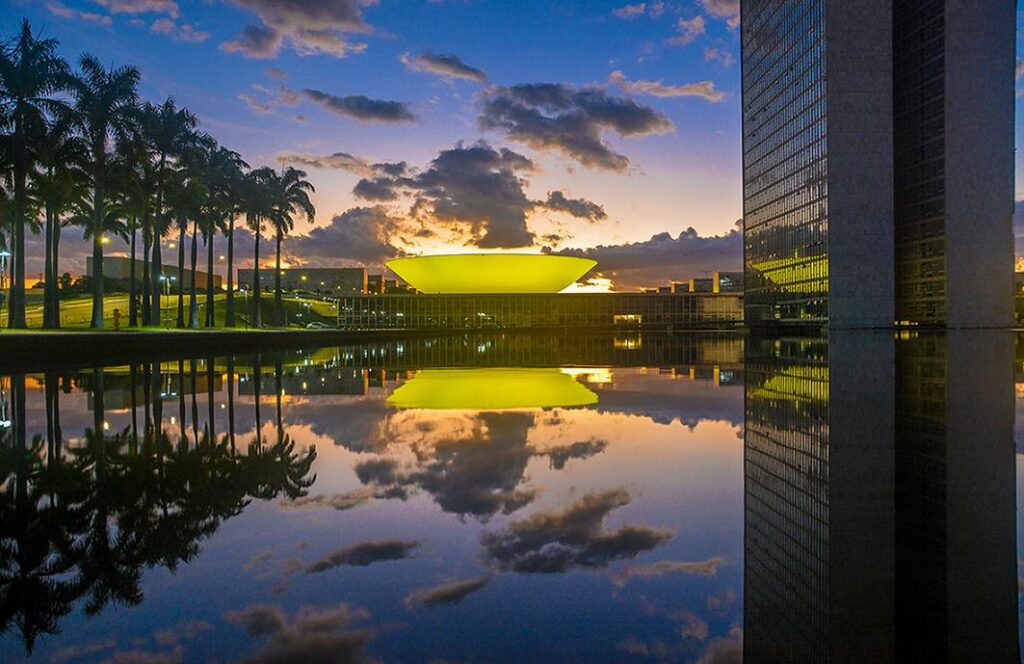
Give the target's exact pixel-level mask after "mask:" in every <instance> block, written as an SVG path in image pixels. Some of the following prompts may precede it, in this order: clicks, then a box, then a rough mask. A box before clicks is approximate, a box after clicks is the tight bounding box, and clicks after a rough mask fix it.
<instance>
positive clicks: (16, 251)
mask: <svg viewBox="0 0 1024 664" xmlns="http://www.w3.org/2000/svg"><path fill="white" fill-rule="evenodd" d="M24 120H25V118H24V116H21V117H20V118H16V120H15V124H16V127H15V131H14V219H13V225H14V228H13V229H12V230H13V232H12V234H11V235H12V239H13V240H14V241H13V242H12V245H13V246H12V247H11V253H12V254H13V256H12V259H13V260H12V261H11V286H10V288H9V289H8V294H9V297H8V305H7V327H11V328H22V329H23V328H25V327H27V325H26V324H25V216H26V209H27V205H28V202H27V198H28V192H27V191H26V187H25V180H26V178H27V177H28V144H27V140H26V136H25V125H24Z"/></svg>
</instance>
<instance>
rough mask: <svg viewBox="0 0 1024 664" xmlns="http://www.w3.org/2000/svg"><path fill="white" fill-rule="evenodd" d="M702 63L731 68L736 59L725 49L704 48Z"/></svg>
mask: <svg viewBox="0 0 1024 664" xmlns="http://www.w3.org/2000/svg"><path fill="white" fill-rule="evenodd" d="M704 62H717V63H719V64H720V65H722V66H723V67H731V66H732V64H733V63H734V62H736V58H734V57H733V55H732V53H730V52H729V51H726V50H725V49H719V48H705V49H704Z"/></svg>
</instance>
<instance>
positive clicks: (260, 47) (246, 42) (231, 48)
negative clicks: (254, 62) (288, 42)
mask: <svg viewBox="0 0 1024 664" xmlns="http://www.w3.org/2000/svg"><path fill="white" fill-rule="evenodd" d="M221 49H223V50H224V51H227V52H228V53H242V54H243V55H245V56H246V57H247V58H254V59H265V58H274V57H277V52H278V51H279V50H281V34H280V33H279V32H277V30H274V29H272V28H268V27H266V26H262V25H256V24H255V23H250V24H249V25H247V26H245V27H244V28H243V29H242V32H241V33H240V34H239V35H238V36H237V37H236V38H235V39H234V40H232V41H229V42H224V43H223V44H221Z"/></svg>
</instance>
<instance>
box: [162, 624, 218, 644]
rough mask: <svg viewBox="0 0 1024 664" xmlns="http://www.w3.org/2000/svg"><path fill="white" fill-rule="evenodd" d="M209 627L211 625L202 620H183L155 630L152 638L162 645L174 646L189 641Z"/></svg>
mask: <svg viewBox="0 0 1024 664" xmlns="http://www.w3.org/2000/svg"><path fill="white" fill-rule="evenodd" d="M211 629H213V625H211V624H210V623H208V622H206V621H204V620H183V621H182V622H179V623H178V624H177V625H174V626H173V627H168V628H167V629H161V630H157V631H156V632H154V634H153V640H154V641H156V642H157V643H159V644H160V645H162V646H175V645H178V644H179V643H181V642H182V641H191V640H192V639H194V638H196V637H197V636H199V635H200V634H202V633H203V632H207V631H209V630H211Z"/></svg>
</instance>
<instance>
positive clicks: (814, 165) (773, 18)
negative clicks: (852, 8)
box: [742, 0, 828, 325]
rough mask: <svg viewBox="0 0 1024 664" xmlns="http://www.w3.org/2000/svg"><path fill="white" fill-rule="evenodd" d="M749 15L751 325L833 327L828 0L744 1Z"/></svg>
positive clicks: (746, 198) (746, 194) (746, 168)
mask: <svg viewBox="0 0 1024 664" xmlns="http://www.w3.org/2000/svg"><path fill="white" fill-rule="evenodd" d="M742 15H743V24H742V26H743V27H742V31H743V35H742V39H743V48H742V50H743V218H744V280H745V286H746V293H745V294H746V302H745V307H746V318H747V322H748V323H750V324H754V325H756V324H757V323H759V322H768V321H779V322H824V321H826V320H827V318H828V170H827V139H826V134H827V131H826V129H827V128H826V106H825V0H794V1H792V2H764V1H763V0H761V1H755V0H744V2H743V3H742Z"/></svg>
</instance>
